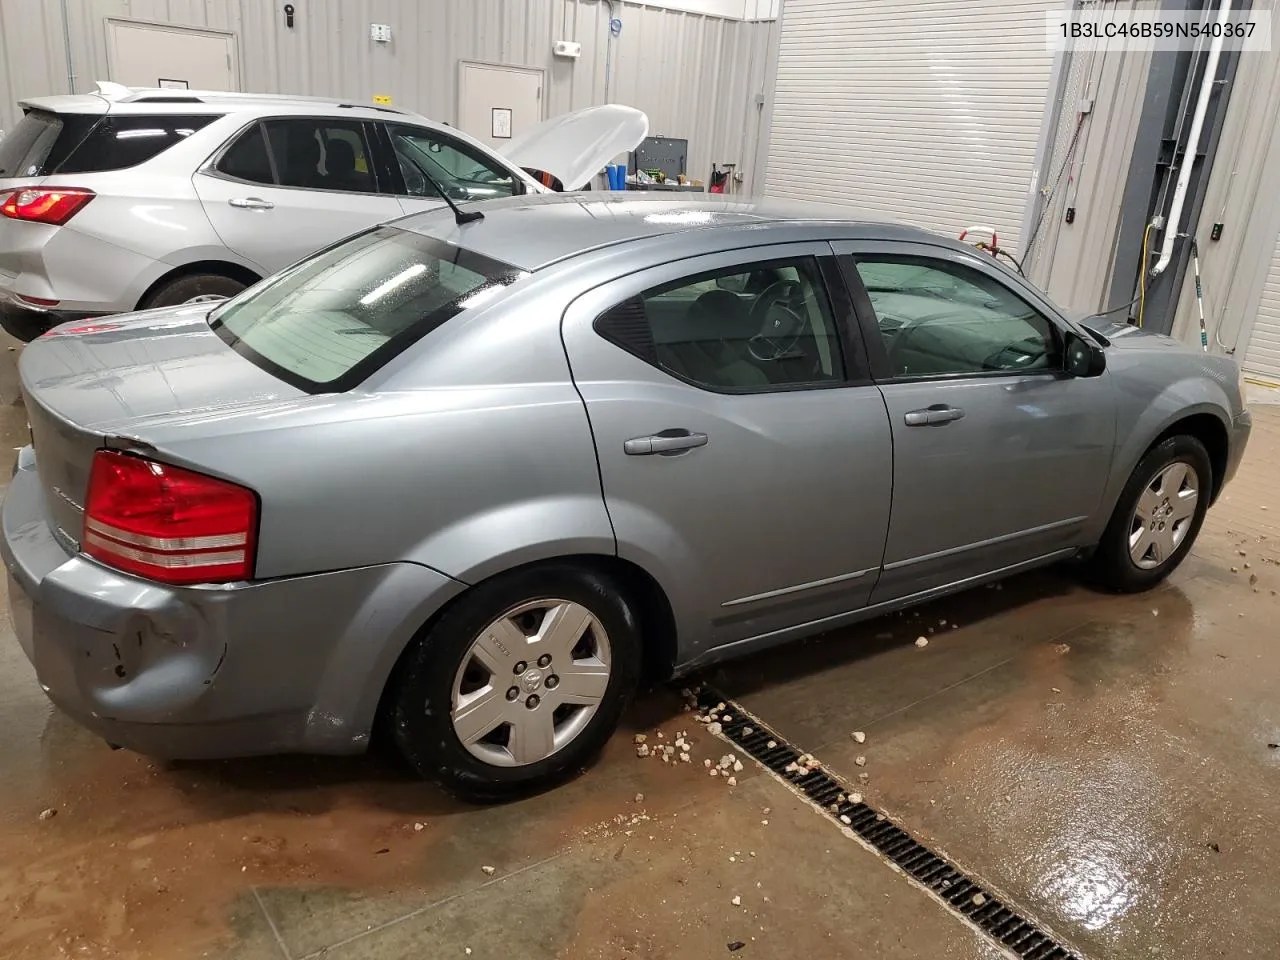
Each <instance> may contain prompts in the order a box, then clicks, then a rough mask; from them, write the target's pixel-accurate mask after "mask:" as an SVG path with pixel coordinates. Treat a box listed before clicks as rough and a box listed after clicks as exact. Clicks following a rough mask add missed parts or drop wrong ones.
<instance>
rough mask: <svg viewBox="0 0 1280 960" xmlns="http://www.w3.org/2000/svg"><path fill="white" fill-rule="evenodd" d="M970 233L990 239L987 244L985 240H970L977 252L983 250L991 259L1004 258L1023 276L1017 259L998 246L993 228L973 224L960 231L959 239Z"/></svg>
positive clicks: (998, 239) (997, 238) (998, 240)
mask: <svg viewBox="0 0 1280 960" xmlns="http://www.w3.org/2000/svg"><path fill="white" fill-rule="evenodd" d="M971 233H980V234H982V235H983V236H989V237H991V242H990V243H987V242H986V241H985V240H971V241H969V242H970V243H972V244H973V245H974V246H975V247H977V248H978V249H979V250H985V251H986V252H987V253H989V254H991V256H992V258H999V257H1004V258H1005V259H1006V260H1008V261H1009V262H1010V263H1012V264H1013V266H1014V267H1015V269H1017V271H1018V273H1019V274H1020V275H1023V276H1025V274H1023V273H1022V264H1021V263H1019V262H1018V258H1017V257H1015V256H1014V255H1013V254H1012V253H1010V252H1009V251H1008V250H1005V249H1004V248H1003V247H1001V246H1000V238H999V237H997V236H996V228H995V227H987V226H983V225H982V224H980V223H979V224H974V225H973V226H971V227H966V228H965V229H963V230H961V231H960V239H961V240H962V241H963V240H964V239H965V238H966V237H968V236H969V234H971Z"/></svg>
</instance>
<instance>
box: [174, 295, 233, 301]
mask: <svg viewBox="0 0 1280 960" xmlns="http://www.w3.org/2000/svg"><path fill="white" fill-rule="evenodd" d="M225 299H227V298H226V297H224V296H223V295H222V294H220V293H199V294H196V295H195V296H194V297H188V298H187V299H186V300H183V301H182V302H183V303H213V302H214V301H215V300H225Z"/></svg>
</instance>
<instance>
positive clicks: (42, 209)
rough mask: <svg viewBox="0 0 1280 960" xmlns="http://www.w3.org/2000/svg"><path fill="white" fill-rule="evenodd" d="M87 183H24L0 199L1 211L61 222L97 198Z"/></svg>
mask: <svg viewBox="0 0 1280 960" xmlns="http://www.w3.org/2000/svg"><path fill="white" fill-rule="evenodd" d="M94 196H95V194H94V192H93V191H92V190H86V189H85V188H84V187H21V188H19V189H17V190H14V191H13V192H12V193H10V194H8V195H7V196H6V197H5V198H4V202H3V203H0V214H4V216H6V217H8V218H10V219H11V220H31V221H34V222H36V223H49V224H53V225H54V226H55V227H58V226H61V225H62V224H64V223H66V222H67V221H68V220H70V219H71V218H72V217H73V216H75V214H76V211H78V210H79V209H80V208H81V207H83V206H84V205H85V204H86V203H88V202H89V201H90V200H92V199H93V198H94Z"/></svg>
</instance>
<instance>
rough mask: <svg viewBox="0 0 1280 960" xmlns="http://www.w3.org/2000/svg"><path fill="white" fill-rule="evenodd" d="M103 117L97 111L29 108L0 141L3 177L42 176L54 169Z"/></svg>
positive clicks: (0, 162) (1, 173)
mask: <svg viewBox="0 0 1280 960" xmlns="http://www.w3.org/2000/svg"><path fill="white" fill-rule="evenodd" d="M101 119H102V115H101V114H97V113H68V114H62V115H59V114H56V113H49V112H48V111H45V110H30V111H28V112H27V114H26V116H24V117H23V118H22V119H21V120H19V121H18V125H17V126H16V127H14V128H13V129H12V130H10V131H9V135H8V136H6V137H5V138H4V139H3V140H0V177H42V176H44V175H45V174H46V173H49V172H51V171H52V170H53V169H54V168H55V167H56V166H57V165H58V164H59V163H60V162H62V160H64V159H65V158H66V156H67V154H69V153H70V152H71V151H72V150H74V149H75V148H76V147H77V146H78V145H79V144H80V141H81V140H83V139H84V136H85V134H86V133H88V132H89V131H90V130H91V129H93V125H94V124H95V123H97V122H98V121H99V120H101Z"/></svg>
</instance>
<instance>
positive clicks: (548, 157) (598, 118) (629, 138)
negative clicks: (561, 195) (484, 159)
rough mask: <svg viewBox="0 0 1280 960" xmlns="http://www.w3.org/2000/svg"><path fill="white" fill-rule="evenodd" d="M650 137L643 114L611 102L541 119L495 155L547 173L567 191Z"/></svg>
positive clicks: (517, 164)
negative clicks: (499, 154) (500, 155)
mask: <svg viewBox="0 0 1280 960" xmlns="http://www.w3.org/2000/svg"><path fill="white" fill-rule="evenodd" d="M648 135H649V117H648V116H647V115H646V114H645V113H644V111H642V110H637V109H635V107H624V106H622V105H621V104H618V103H609V104H605V105H603V106H599V107H587V108H586V109H585V110H575V111H574V112H572V113H565V114H562V115H561V116H558V117H552V118H551V119H550V120H544V121H543V122H542V123H540V124H538V125H537V126H536V127H534V128H533V129H532V130H527V131H525V132H524V133H522V134H521V135H520V136H518V137H516V138H515V139H514V140H512V141H511V142H510V143H509V144H507V145H506V146H505V147H503V148H502V150H500V151H499V152H500V153H501V154H502V156H504V157H506V159H507V160H509V161H510V162H512V163H514V164H515V165H516V166H519V167H524V168H526V169H531V170H542V171H545V172H546V173H549V174H551V175H553V176H554V177H556V178H557V179H558V180H559V181H560V182H561V183H562V184H564V188H565V189H566V190H578V189H580V188H582V187H583V186H585V185H586V184H587V183H589V182H590V181H591V178H592V177H594V176H595V175H596V174H597V173H599V172H600V171H601V170H603V169H604V168H605V165H606V164H608V163H609V162H610V161H611V160H613V158H614V157H616V156H618V154H620V153H629V152H630V151H632V150H634V149H635V148H636V147H637V146H639V145H640V141H641V140H643V139H644V138H645V137H647V136H648Z"/></svg>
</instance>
